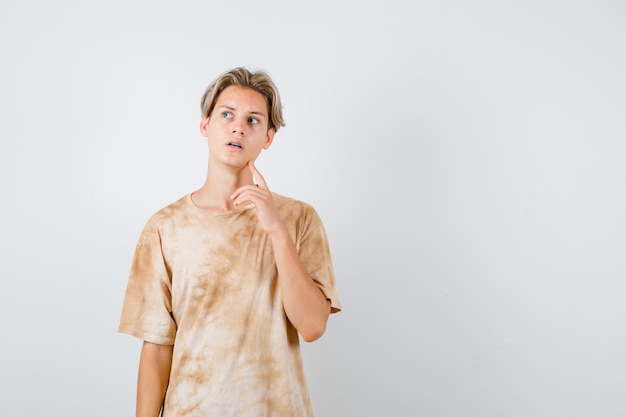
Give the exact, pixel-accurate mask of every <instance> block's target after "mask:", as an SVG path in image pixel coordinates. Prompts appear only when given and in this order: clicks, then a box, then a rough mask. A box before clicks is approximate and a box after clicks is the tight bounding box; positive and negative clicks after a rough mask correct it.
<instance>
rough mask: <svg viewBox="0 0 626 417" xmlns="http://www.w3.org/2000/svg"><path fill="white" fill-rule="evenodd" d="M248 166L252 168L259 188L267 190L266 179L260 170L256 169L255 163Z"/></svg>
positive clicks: (249, 163)
mask: <svg viewBox="0 0 626 417" xmlns="http://www.w3.org/2000/svg"><path fill="white" fill-rule="evenodd" d="M248 166H249V167H250V171H252V175H254V177H255V178H256V179H257V181H258V184H259V186H260V187H262V188H266V189H267V184H266V183H265V178H263V175H261V173H260V172H259V170H258V169H256V167H255V166H254V162H252V161H248Z"/></svg>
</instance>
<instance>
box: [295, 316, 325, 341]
mask: <svg viewBox="0 0 626 417" xmlns="http://www.w3.org/2000/svg"><path fill="white" fill-rule="evenodd" d="M325 331H326V322H325V321H324V322H322V323H319V324H317V325H315V326H309V328H307V329H306V330H302V331H301V332H300V336H302V339H303V340H304V341H305V342H307V343H311V342H315V341H316V340H317V339H319V338H320V337H322V336H323V335H324V332H325Z"/></svg>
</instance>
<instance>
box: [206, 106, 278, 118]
mask: <svg viewBox="0 0 626 417" xmlns="http://www.w3.org/2000/svg"><path fill="white" fill-rule="evenodd" d="M218 108H220V109H222V108H223V109H227V110H232V111H235V110H237V109H236V108H234V107H232V106H227V105H221V106H219V107H218ZM249 114H254V115H258V116H261V117H263V118H266V119H267V116H266V115H265V113H263V112H260V111H256V110H252V111H251V112H249Z"/></svg>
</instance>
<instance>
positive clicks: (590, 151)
mask: <svg viewBox="0 0 626 417" xmlns="http://www.w3.org/2000/svg"><path fill="white" fill-rule="evenodd" d="M625 5H626V3H624V2H623V1H618V0H615V1H598V0H594V1H592V0H584V1H583V0H580V1H575V0H574V1H557V0H548V1H537V0H530V1H521V0H518V1H487V0H479V1H474V2H469V1H461V0H440V1H435V0H425V1H400V0H390V1H382V2H373V1H371V2H370V1H368V2H365V1H346V0H341V1H329V0H324V1H316V2H294V1H268V2H256V1H251V0H241V1H231V2H224V1H222V2H217V1H179V2H174V1H145V2H140V1H134V2H133V1H98V2H96V1H78V0H74V1H70V0H57V1H48V2H46V1H43V0H21V1H17V0H8V1H7V0H2V2H0V53H1V59H2V63H1V65H0V117H1V124H0V135H1V138H2V140H1V143H2V145H1V149H0V164H1V165H0V170H1V171H0V185H1V187H2V188H1V190H2V195H3V199H2V205H1V207H2V216H1V217H0V227H1V229H0V239H1V241H0V244H1V247H0V249H1V250H0V256H1V262H0V276H1V279H2V287H1V289H0V320H1V321H0V334H1V337H2V339H1V340H2V341H1V344H0V349H1V359H0V375H1V376H0V397H1V398H0V415H1V416H10V417H13V416H16V417H17V416H20V417H21V416H28V417H31V416H38V415H50V416H92V417H97V416H124V415H126V416H130V415H133V413H134V396H135V378H136V370H137V360H138V355H139V348H140V344H141V342H140V341H139V340H136V339H134V338H132V337H130V336H126V335H121V334H118V333H117V332H116V330H117V324H118V320H119V314H120V309H121V303H122V299H123V293H124V290H125V286H126V279H127V274H128V271H129V266H130V261H131V257H132V252H133V249H134V246H135V243H136V239H137V237H138V235H139V232H140V231H141V228H142V227H143V225H144V223H145V221H146V220H147V219H148V217H149V216H150V215H151V214H152V213H153V212H155V211H156V210H158V209H159V208H161V207H163V206H164V205H166V204H168V203H170V202H172V201H174V200H175V199H177V198H179V197H180V196H182V195H183V194H186V193H187V192H190V191H192V190H194V189H196V188H198V187H199V186H200V185H201V184H202V182H203V180H204V175H205V169H206V158H207V156H206V152H207V149H206V143H205V141H204V140H203V139H202V138H201V136H200V135H199V132H198V123H199V116H200V111H199V99H200V95H201V94H202V92H203V90H204V88H205V87H206V85H207V84H208V83H209V82H210V81H211V80H212V79H213V78H214V77H215V76H216V75H218V74H219V73H221V72H222V71H223V70H225V69H228V68H231V67H234V66H239V65H245V66H249V67H251V68H253V69H254V68H260V69H265V70H266V71H268V72H269V73H270V75H272V76H273V78H274V79H275V81H276V83H277V84H278V86H279V89H280V91H281V95H282V98H283V101H284V105H285V117H286V121H287V127H286V128H285V129H284V130H281V131H279V133H278V135H277V136H276V140H275V142H274V144H273V146H272V148H270V149H269V150H268V151H267V152H265V153H264V154H263V155H262V156H261V158H260V159H259V161H258V166H259V168H260V170H261V172H262V173H263V174H264V176H265V178H266V179H267V181H268V183H269V185H270V187H271V188H272V189H273V191H276V192H279V193H281V194H286V195H289V196H292V197H295V198H299V199H302V200H305V201H307V202H309V203H311V204H313V205H314V206H315V207H316V209H317V210H318V212H319V214H320V215H321V217H322V219H323V220H324V222H325V225H326V228H327V232H328V234H329V237H330V240H331V250H332V252H333V259H334V263H335V269H336V275H337V279H338V285H339V290H340V293H341V295H342V302H343V307H344V311H343V312H342V313H340V314H337V315H334V316H332V317H331V319H330V322H329V328H328V330H327V333H326V334H325V336H324V337H323V338H322V339H321V340H319V341H317V342H315V343H313V344H307V345H304V346H303V354H304V359H305V363H306V368H307V373H308V377H309V384H310V389H311V394H312V397H313V401H314V407H315V410H316V415H317V416H318V417H327V416H349V417H352V416H354V417H357V416H358V417H383V416H384V417H389V416H427V417H438V416H441V417H457V416H463V417H487V416H493V417H502V416H510V417H514V416H515V417H530V416H538V417H546V416H549V417H576V416H580V417H590V416H593V417H603V416H606V417H608V416H624V415H626V395H625V392H626V307H625V306H624V298H625V292H626V284H625V279H624V278H625V277H626V276H625V273H626V262H625V250H626V164H625V162H624V160H625V156H626V122H625V116H626V76H625V74H626V53H625V51H626V24H625V22H626V6H625Z"/></svg>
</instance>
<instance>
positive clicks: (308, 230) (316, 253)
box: [297, 205, 341, 313]
mask: <svg viewBox="0 0 626 417" xmlns="http://www.w3.org/2000/svg"><path fill="white" fill-rule="evenodd" d="M297 247H298V253H299V254H300V259H302V262H303V263H304V266H305V268H306V270H307V272H308V273H309V275H311V278H313V281H315V283H316V284H317V286H318V287H319V288H320V290H321V291H322V293H323V294H324V295H325V296H326V299H327V300H330V307H331V313H337V312H339V311H341V301H340V300H339V293H338V291H337V285H336V282H335V273H334V270H333V264H332V259H331V253H330V245H329V243H328V237H327V235H326V230H325V229H324V225H323V224H322V220H321V219H320V217H319V215H318V214H317V212H316V211H315V209H313V207H311V206H308V205H307V210H306V215H305V216H304V219H303V225H302V229H301V236H299V238H298V239H297Z"/></svg>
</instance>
